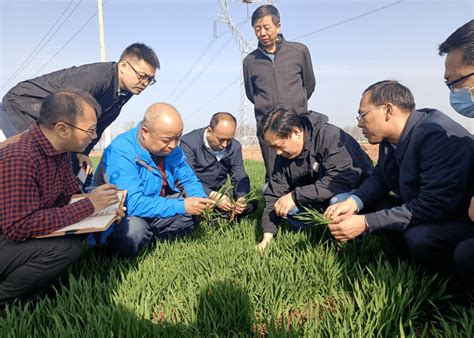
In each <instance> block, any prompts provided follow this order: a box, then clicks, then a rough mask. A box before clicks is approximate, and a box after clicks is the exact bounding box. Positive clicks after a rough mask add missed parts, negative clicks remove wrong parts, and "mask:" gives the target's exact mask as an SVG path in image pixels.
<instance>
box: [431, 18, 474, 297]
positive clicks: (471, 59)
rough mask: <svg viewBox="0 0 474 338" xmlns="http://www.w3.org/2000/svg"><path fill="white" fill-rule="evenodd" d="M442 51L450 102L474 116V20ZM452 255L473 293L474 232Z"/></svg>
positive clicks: (472, 208)
mask: <svg viewBox="0 0 474 338" xmlns="http://www.w3.org/2000/svg"><path fill="white" fill-rule="evenodd" d="M439 54H440V55H444V54H446V62H445V72H444V79H445V81H446V85H447V86H448V88H449V91H450V95H449V101H450V103H451V106H452V107H453V109H454V110H455V111H457V112H458V113H459V114H461V115H463V116H466V117H470V118H474V99H473V94H474V20H471V21H469V22H468V23H466V24H464V25H463V26H461V27H459V28H458V29H457V30H456V31H455V32H454V33H452V34H451V35H450V36H449V37H448V38H447V39H446V41H444V42H443V43H442V44H441V45H440V46H439ZM471 175H472V174H471ZM472 188H473V189H474V187H472ZM469 218H470V219H471V221H474V197H471V204H470V207H469ZM473 226H474V223H473ZM453 259H454V265H455V267H456V273H457V275H458V276H460V277H461V280H462V281H463V282H464V285H465V287H466V288H467V289H468V290H470V291H471V292H473V293H474V264H473V262H474V236H473V237H471V238H467V239H465V240H464V241H462V242H461V243H459V245H458V246H457V247H456V249H455V250H454V256H453Z"/></svg>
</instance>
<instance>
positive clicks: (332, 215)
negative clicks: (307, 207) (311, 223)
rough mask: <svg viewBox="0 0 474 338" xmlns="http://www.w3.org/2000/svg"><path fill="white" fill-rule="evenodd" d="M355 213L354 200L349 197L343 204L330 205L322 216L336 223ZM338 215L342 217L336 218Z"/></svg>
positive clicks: (355, 204)
mask: <svg viewBox="0 0 474 338" xmlns="http://www.w3.org/2000/svg"><path fill="white" fill-rule="evenodd" d="M356 212H357V203H356V201H355V199H353V198H352V197H349V198H348V199H346V200H345V201H344V202H340V203H336V204H333V205H330V206H329V207H328V208H327V209H326V211H325V212H324V216H326V217H327V218H329V219H330V220H332V221H334V222H335V223H337V222H338V221H340V220H342V219H344V218H347V217H348V216H350V215H354V214H355V213H356ZM339 215H341V216H344V217H338V216H339Z"/></svg>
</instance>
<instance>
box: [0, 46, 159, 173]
mask: <svg viewBox="0 0 474 338" xmlns="http://www.w3.org/2000/svg"><path fill="white" fill-rule="evenodd" d="M159 68H160V63H159V60H158V58H157V56H156V54H155V52H154V51H153V50H152V49H151V48H150V47H148V46H146V45H144V44H142V43H134V44H132V45H130V46H128V47H127V48H126V49H125V50H124V51H123V53H122V55H121V56H120V60H119V61H118V62H99V63H92V64H87V65H82V66H79V67H72V68H68V69H63V70H59V71H56V72H53V73H50V74H46V75H42V76H39V77H37V78H34V79H31V80H26V81H23V82H20V83H19V84H17V85H16V86H15V87H13V88H11V89H10V90H9V91H8V93H7V94H6V95H5V96H4V98H3V101H2V104H3V109H0V142H1V141H3V140H4V139H5V138H8V137H11V136H13V135H16V134H18V133H21V132H23V131H25V130H26V129H28V127H29V126H30V125H32V124H33V123H34V122H35V121H37V120H38V116H39V110H40V107H41V103H42V101H43V100H44V98H45V97H47V96H48V95H50V94H51V93H54V92H56V91H58V90H62V89H80V90H84V91H86V92H88V93H90V94H91V95H92V96H93V97H94V98H95V99H96V100H97V102H98V103H99V105H100V107H101V109H102V115H101V116H100V117H99V119H98V121H97V130H96V133H97V135H96V137H95V138H94V140H93V141H92V142H91V143H90V144H89V146H88V147H87V148H86V149H85V150H84V152H83V153H82V154H78V156H77V157H78V160H79V164H80V165H81V166H82V165H86V168H87V170H86V172H87V173H90V172H91V170H92V168H91V164H90V160H89V158H88V156H87V155H89V153H90V152H91V150H92V149H93V148H94V146H95V144H96V143H97V142H98V141H99V140H100V137H101V136H102V133H103V132H104V130H105V129H106V128H107V127H108V126H109V125H110V124H111V123H112V122H113V121H114V120H115V119H116V118H117V116H118V115H119V114H120V111H121V110H122V107H123V105H124V104H125V103H127V101H128V100H130V98H131V97H132V96H133V95H139V94H140V93H141V92H142V91H143V90H144V89H145V88H146V87H147V86H149V85H153V84H154V83H155V82H156V81H155V72H156V70H157V69H159ZM0 108H1V106H0ZM74 164H76V163H74ZM76 171H77V168H76Z"/></svg>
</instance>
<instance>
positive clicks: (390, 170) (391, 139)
mask: <svg viewBox="0 0 474 338" xmlns="http://www.w3.org/2000/svg"><path fill="white" fill-rule="evenodd" d="M357 119H358V121H359V127H360V128H362V132H363V134H364V135H365V136H366V137H367V139H368V141H369V143H371V144H379V147H380V148H379V160H378V164H377V166H376V167H375V169H374V172H373V173H372V175H371V176H370V177H369V178H368V179H367V180H366V181H365V182H364V183H363V184H362V185H361V186H360V187H359V188H358V189H357V190H356V191H355V192H354V193H353V195H354V196H356V197H349V198H348V199H347V200H346V201H344V202H341V203H337V204H334V205H332V206H330V207H329V208H328V209H327V210H326V215H327V216H328V217H330V218H331V219H332V224H329V226H328V227H329V229H330V231H331V233H332V235H333V236H334V237H335V238H336V239H337V240H340V241H347V240H350V239H352V238H354V237H356V236H358V235H359V234H361V233H363V232H366V231H368V232H370V233H388V234H389V236H390V238H391V239H392V240H393V241H394V243H395V244H398V249H399V252H400V253H401V254H402V255H406V254H408V255H409V256H410V257H411V259H412V260H413V261H414V262H415V263H417V264H418V265H420V266H423V267H424V268H426V269H427V270H430V271H435V272H450V271H451V270H452V269H453V259H452V257H453V251H454V249H455V248H456V245H457V244H458V243H459V242H461V241H463V240H464V239H466V238H469V237H472V236H474V226H473V224H472V222H471V221H470V220H469V217H468V212H467V210H468V206H469V202H470V199H471V191H472V190H471V189H472V186H473V182H474V177H473V176H472V173H473V170H474V140H473V138H472V135H471V134H469V132H468V131H467V130H466V129H464V128H463V127H462V126H461V125H459V124H458V123H456V122H454V121H453V120H451V119H450V118H449V117H447V116H446V115H444V114H443V113H441V112H439V111H437V110H434V109H421V110H415V101H414V99H413V95H412V94H411V92H410V90H409V89H408V88H406V87H405V86H403V85H401V84H400V83H398V82H397V81H381V82H377V83H375V84H373V85H371V86H370V87H368V88H367V89H366V90H365V91H364V93H363V94H362V99H361V101H360V107H359V115H358V116H357ZM390 192H392V193H393V194H395V197H393V194H390V195H389V193H390ZM391 196H392V197H391ZM357 197H358V199H359V200H360V201H362V204H363V206H361V205H359V206H358V205H357V204H356V200H357ZM390 197H391V200H392V203H390V204H391V207H388V208H383V209H380V208H378V207H377V204H378V203H379V202H380V201H381V200H383V199H388V198H390ZM367 208H370V209H372V210H374V209H375V210H376V211H375V212H368V213H366V214H365V215H357V214H356V213H357V212H358V211H361V210H363V209H367ZM364 212H365V211H364ZM471 263H472V262H471Z"/></svg>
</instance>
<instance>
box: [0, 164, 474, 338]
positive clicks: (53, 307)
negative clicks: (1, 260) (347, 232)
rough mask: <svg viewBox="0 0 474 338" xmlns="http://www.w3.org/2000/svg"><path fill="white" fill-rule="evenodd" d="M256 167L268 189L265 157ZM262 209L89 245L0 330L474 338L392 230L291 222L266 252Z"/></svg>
mask: <svg viewBox="0 0 474 338" xmlns="http://www.w3.org/2000/svg"><path fill="white" fill-rule="evenodd" d="M246 168H247V172H248V173H249V175H250V178H251V182H252V187H253V188H259V187H261V186H262V184H263V176H264V168H263V164H262V163H260V162H251V161H247V162H246ZM262 206H263V205H262V203H260V208H259V213H257V215H255V216H252V217H250V218H247V219H244V220H241V221H240V222H237V223H234V224H229V223H226V222H225V221H219V222H213V223H212V224H202V225H201V226H200V228H199V229H198V230H197V231H196V232H195V233H194V234H193V235H192V236H190V237H188V238H185V239H179V240H176V241H172V242H169V241H164V242H158V243H157V244H156V246H154V247H151V248H148V249H147V250H146V251H144V252H143V253H142V254H141V255H140V256H139V257H138V258H137V259H134V260H130V261H120V260H118V259H116V258H114V257H111V256H110V255H108V254H107V251H106V249H105V248H103V247H102V248H101V247H94V248H86V247H85V248H84V253H83V255H82V257H81V259H80V260H79V262H78V263H76V264H75V265H73V266H72V267H71V268H70V269H69V272H68V276H66V278H64V279H63V280H62V281H61V282H60V283H57V284H56V285H55V287H54V288H53V289H52V290H51V292H50V293H49V294H47V295H45V296H43V297H41V298H40V299H39V300H38V301H37V302H35V303H34V304H28V305H15V306H13V307H10V308H9V309H8V310H7V312H6V314H5V315H4V316H3V317H1V318H0V337H228V336H230V337H296V336H306V337H328V336H337V337H354V336H356V337H373V336H383V337H405V336H417V337H418V336H419V337H473V336H474V306H473V305H472V303H471V305H469V300H467V299H466V297H463V296H460V295H459V294H458V291H457V290H458V287H457V286H456V284H455V283H453V282H452V281H448V280H446V279H445V278H441V277H437V276H432V275H428V274H425V273H423V272H422V271H420V270H419V269H417V268H415V267H414V266H412V265H410V264H409V263H407V262H402V261H399V260H397V259H396V257H395V256H394V255H393V252H391V251H390V246H389V245H388V244H387V243H386V242H384V239H383V238H381V237H376V236H366V237H365V238H364V240H363V241H359V242H352V243H348V244H346V245H343V246H339V245H337V244H336V243H335V242H334V241H333V240H332V239H331V237H330V236H329V234H328V233H327V231H326V230H325V229H324V227H323V226H314V227H312V228H310V229H308V230H305V231H301V232H296V231H293V230H291V229H290V227H289V226H287V225H283V226H282V228H281V231H280V233H279V236H278V238H277V239H276V240H275V241H274V242H273V243H272V244H271V245H270V247H268V249H267V251H266V252H265V254H264V255H263V256H261V255H260V254H258V253H257V251H256V249H255V245H256V244H257V243H258V240H259V238H260V235H261V232H260V227H259V217H260V214H261V210H262ZM473 264H474V263H473Z"/></svg>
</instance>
